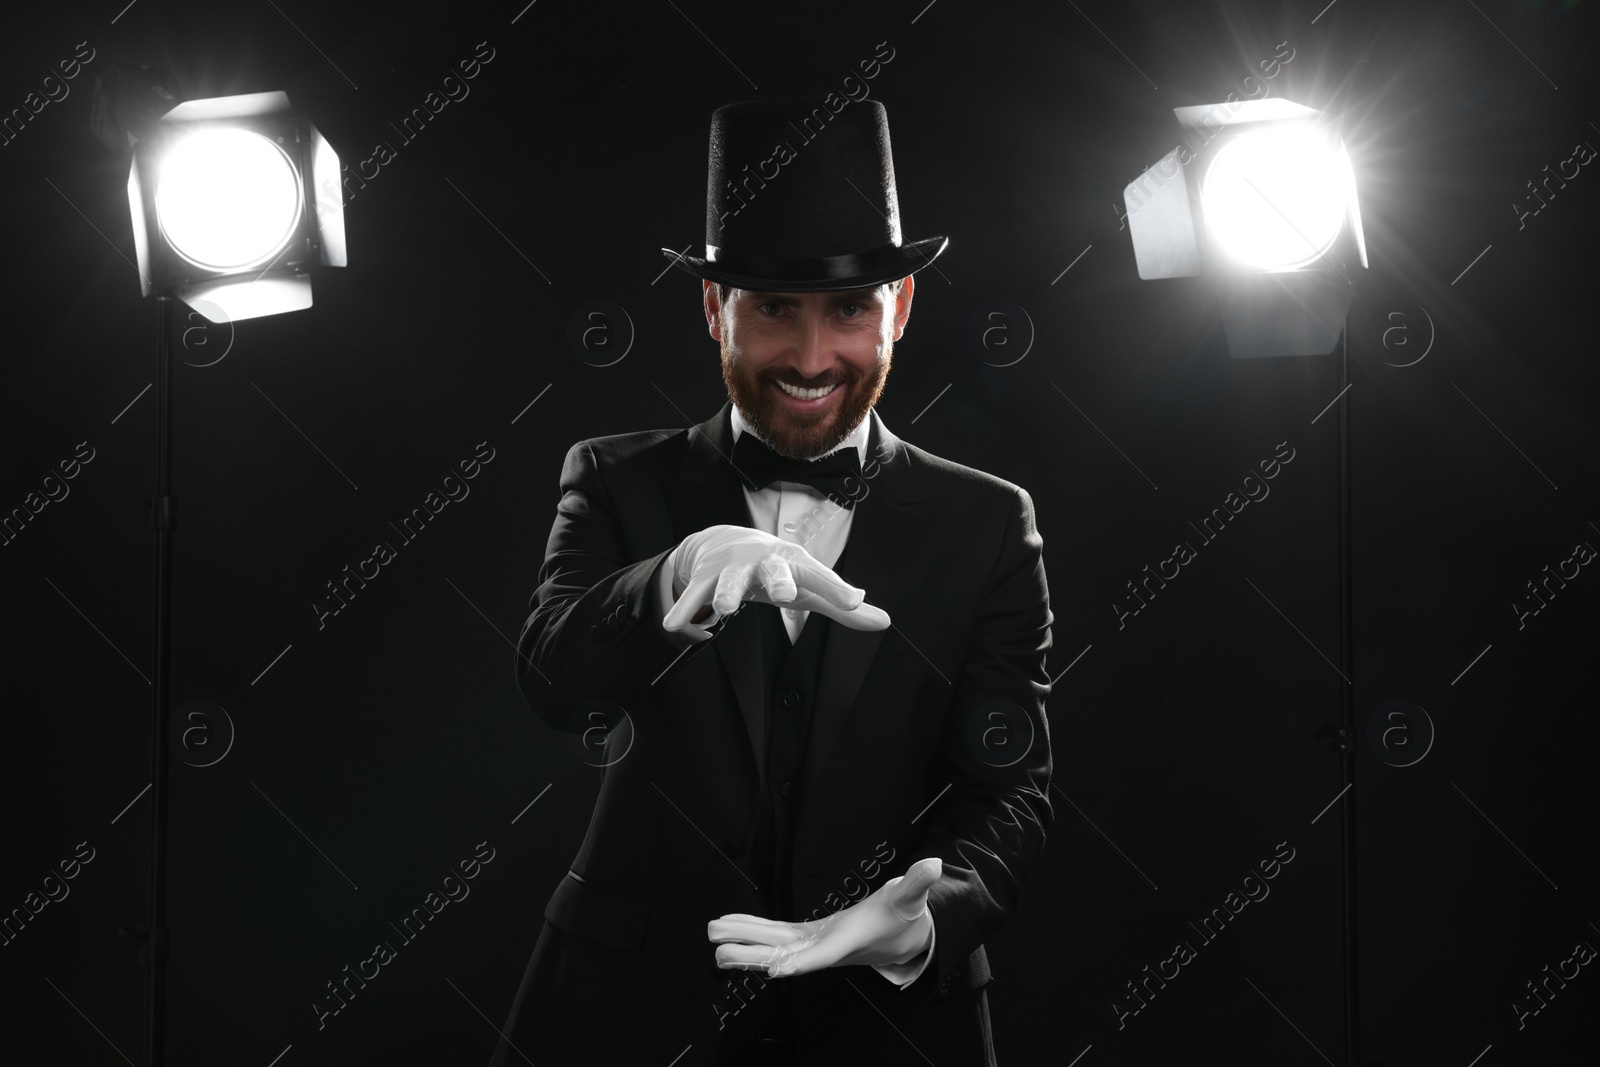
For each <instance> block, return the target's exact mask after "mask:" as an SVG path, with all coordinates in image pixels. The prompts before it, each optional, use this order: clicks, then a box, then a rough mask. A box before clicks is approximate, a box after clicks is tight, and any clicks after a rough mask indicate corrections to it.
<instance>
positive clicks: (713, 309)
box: [700, 278, 722, 342]
mask: <svg viewBox="0 0 1600 1067" xmlns="http://www.w3.org/2000/svg"><path fill="white" fill-rule="evenodd" d="M700 300H701V303H702V304H704V306H705V311H706V329H708V330H710V331H711V337H712V340H715V341H718V342H720V341H721V340H722V302H721V301H720V300H718V299H717V287H716V286H715V285H714V284H712V282H711V279H709V278H702V279H700Z"/></svg>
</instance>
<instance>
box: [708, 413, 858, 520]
mask: <svg viewBox="0 0 1600 1067" xmlns="http://www.w3.org/2000/svg"><path fill="white" fill-rule="evenodd" d="M733 465H734V468H735V469H736V470H738V471H739V473H740V474H741V475H743V476H744V480H745V481H746V482H747V483H753V484H754V486H755V488H757V489H765V488H766V487H767V486H769V485H771V484H772V483H773V482H777V481H784V482H799V483H801V484H802V485H809V486H811V487H812V488H813V489H816V490H818V491H819V492H821V493H823V494H824V495H826V496H829V497H831V498H833V500H834V502H835V503H837V504H838V505H839V506H840V507H844V508H852V507H854V506H855V503H856V498H857V497H858V496H859V495H860V494H861V456H860V454H859V453H858V452H857V450H856V448H855V446H853V445H846V446H844V447H843V448H840V449H839V450H838V451H835V452H830V453H829V454H828V455H826V456H824V457H822V458H821V459H790V458H788V457H787V456H780V455H778V453H776V452H774V451H773V450H772V449H770V448H768V447H767V446H766V445H765V444H763V443H762V442H761V441H760V440H758V439H757V438H756V435H755V434H753V433H751V432H750V431H749V430H746V431H745V432H743V433H741V434H740V435H739V439H738V440H737V441H735V442H734V443H733Z"/></svg>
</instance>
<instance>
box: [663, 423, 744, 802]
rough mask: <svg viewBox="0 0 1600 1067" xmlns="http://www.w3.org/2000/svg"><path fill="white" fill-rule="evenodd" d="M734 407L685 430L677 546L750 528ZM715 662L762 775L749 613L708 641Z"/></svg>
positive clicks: (674, 499) (675, 513)
mask: <svg viewBox="0 0 1600 1067" xmlns="http://www.w3.org/2000/svg"><path fill="white" fill-rule="evenodd" d="M732 407H733V405H732V403H731V402H728V403H724V404H723V405H722V408H721V410H719V411H718V412H717V413H716V414H715V415H713V416H711V418H709V419H707V420H706V421H705V422H702V423H700V424H699V425H698V426H694V427H691V428H690V430H689V445H688V454H687V455H686V456H685V457H684V461H683V466H682V467H681V468H680V470H679V472H678V473H679V477H680V479H681V480H680V482H679V489H680V492H679V493H676V494H674V493H668V494H667V506H668V508H669V509H670V510H671V512H672V527H673V530H672V532H673V535H674V536H675V537H677V539H678V540H679V541H682V540H683V539H684V538H685V537H688V536H689V535H690V534H692V533H698V532H699V531H701V530H704V529H705V528H706V527H708V526H724V525H726V526H749V525H750V506H749V505H748V504H747V503H746V502H745V499H744V489H743V487H742V483H741V480H740V477H739V475H738V473H737V471H735V469H734V466H733V460H732V459H731V458H729V457H730V456H731V455H732V454H733V425H732V421H731V418H730V413H731V411H732ZM711 644H712V645H713V646H714V647H715V650H716V653H717V658H718V659H719V660H720V661H721V663H722V668H723V670H724V672H726V674H727V676H728V682H729V683H730V684H731V685H732V686H733V691H734V694H735V695H736V696H737V698H738V701H739V714H740V716H741V717H742V718H743V719H744V726H745V733H746V735H747V736H748V737H749V740H750V759H751V762H752V765H753V767H754V769H755V771H756V772H757V775H760V774H761V772H762V771H763V770H764V763H765V760H764V759H763V758H762V753H764V752H765V751H766V747H767V740H766V720H765V716H764V715H763V713H762V712H763V701H762V692H761V690H762V685H763V683H762V669H761V620H760V619H759V618H758V617H757V616H756V613H755V612H753V611H743V610H741V611H738V612H735V613H734V615H733V616H732V617H731V618H729V619H727V620H726V621H724V622H723V623H722V626H721V629H719V630H718V631H717V633H716V635H715V637H713V638H712V641H711Z"/></svg>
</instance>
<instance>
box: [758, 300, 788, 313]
mask: <svg viewBox="0 0 1600 1067" xmlns="http://www.w3.org/2000/svg"><path fill="white" fill-rule="evenodd" d="M782 311H783V308H781V307H779V306H778V305H777V304H774V303H773V302H772V301H770V300H769V301H767V302H766V303H765V304H762V305H761V313H762V314H763V315H777V314H779V313H781V312H782Z"/></svg>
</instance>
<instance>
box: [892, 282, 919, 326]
mask: <svg viewBox="0 0 1600 1067" xmlns="http://www.w3.org/2000/svg"><path fill="white" fill-rule="evenodd" d="M916 287H917V283H916V282H915V281H913V280H912V275H910V274H907V275H906V276H905V278H904V279H903V280H902V281H901V282H900V291H899V292H898V293H896V294H895V298H894V337H892V338H890V340H894V341H898V340H900V335H901V334H903V333H905V332H906V320H907V319H909V318H910V317H911V294H912V292H913V291H914V290H915V289H916Z"/></svg>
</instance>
